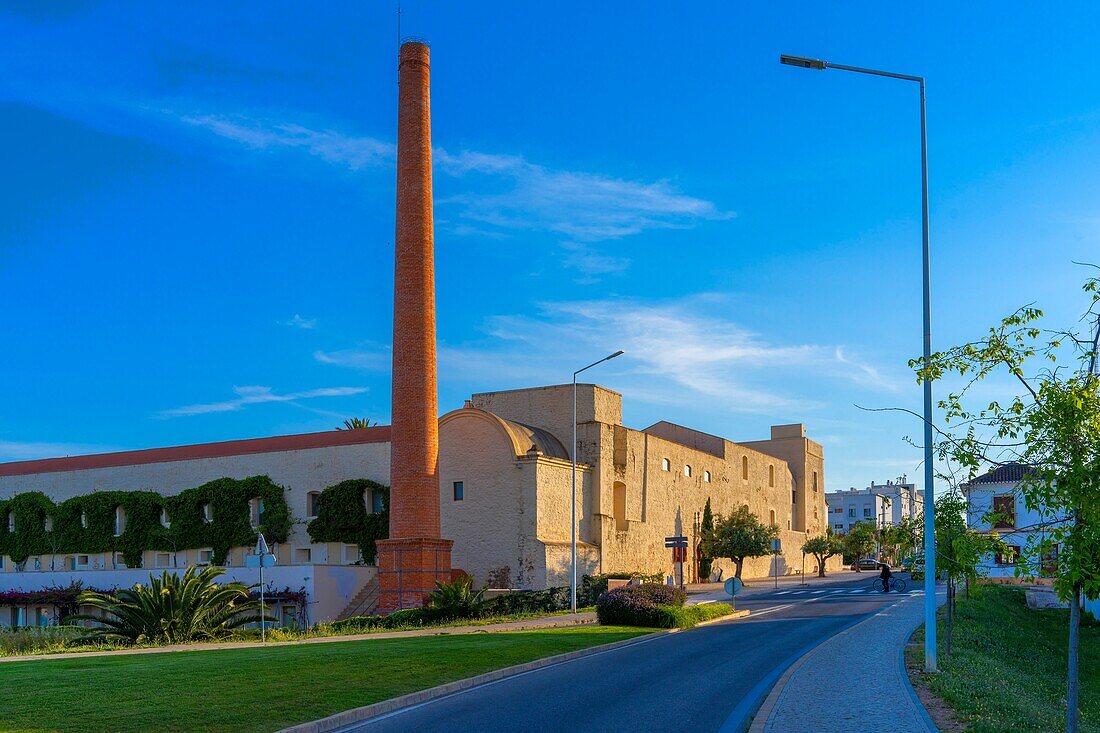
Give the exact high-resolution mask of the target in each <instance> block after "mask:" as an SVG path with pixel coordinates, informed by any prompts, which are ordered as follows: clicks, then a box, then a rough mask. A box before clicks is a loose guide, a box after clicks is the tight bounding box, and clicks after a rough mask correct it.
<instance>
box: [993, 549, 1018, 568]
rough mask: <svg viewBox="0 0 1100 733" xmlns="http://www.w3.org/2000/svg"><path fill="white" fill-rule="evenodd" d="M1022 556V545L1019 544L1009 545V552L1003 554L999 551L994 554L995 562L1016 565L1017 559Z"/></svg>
mask: <svg viewBox="0 0 1100 733" xmlns="http://www.w3.org/2000/svg"><path fill="white" fill-rule="evenodd" d="M1019 557H1020V547H1019V546H1018V545H1009V546H1008V554H1007V555H1002V554H1001V553H999V552H998V553H997V554H996V555H994V556H993V562H995V563H997V564H998V565H1015V564H1016V560H1017V559H1018V558H1019Z"/></svg>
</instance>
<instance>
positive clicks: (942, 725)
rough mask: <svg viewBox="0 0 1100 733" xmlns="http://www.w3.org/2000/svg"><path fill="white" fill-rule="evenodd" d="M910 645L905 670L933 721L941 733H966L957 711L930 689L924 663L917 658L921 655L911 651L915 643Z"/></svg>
mask: <svg viewBox="0 0 1100 733" xmlns="http://www.w3.org/2000/svg"><path fill="white" fill-rule="evenodd" d="M909 647H910V648H909V649H907V650H906V652H907V653H906V655H905V671H906V672H907V673H908V674H909V683H910V684H912V685H913V689H914V690H916V693H917V697H918V698H919V699H920V701H921V704H922V705H924V709H925V710H927V711H928V714H929V715H930V716H931V717H932V721H933V722H934V723H935V724H936V727H937V728H939V729H940V731H941V733H964V731H966V725H965V724H964V723H963V722H962V721H960V720H959V719H958V718H957V717H955V713H954V712H953V711H952V710H951V708H949V707H948V706H947V703H945V702H944V701H943V700H942V699H940V698H939V697H938V696H937V695H936V694H935V693H934V692H932V691H931V690H929V689H928V684H927V682H926V681H925V679H926V677H927V675H926V674H925V672H924V665H923V664H922V663H921V662H919V661H917V659H915V657H917V656H920V655H917V654H913V653H911V652H912V650H913V648H914V645H913V644H910V645H909Z"/></svg>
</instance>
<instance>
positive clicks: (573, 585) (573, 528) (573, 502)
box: [569, 349, 626, 613]
mask: <svg viewBox="0 0 1100 733" xmlns="http://www.w3.org/2000/svg"><path fill="white" fill-rule="evenodd" d="M624 353H626V352H624V351H622V350H621V349H620V350H619V351H616V352H615V353H614V354H609V355H607V356H605V357H604V358H602V359H600V360H599V361H594V362H592V363H591V364H589V365H588V366H586V367H584V368H583V369H578V370H577V371H575V372H573V450H572V452H570V454H569V457H570V458H571V459H572V462H573V493H572V495H571V496H570V499H569V529H570V537H571V539H570V541H569V550H570V551H569V608H570V609H571V610H572V611H573V613H576V612H577V375H578V374H580V373H581V372H583V371H586V370H588V369H591V368H592V367H594V366H596V365H597V364H603V363H604V362H605V361H611V360H612V359H614V358H615V357H616V356H622V355H623V354H624Z"/></svg>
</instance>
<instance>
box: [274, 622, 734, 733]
mask: <svg viewBox="0 0 1100 733" xmlns="http://www.w3.org/2000/svg"><path fill="white" fill-rule="evenodd" d="M748 615H749V612H748V611H745V610H742V611H734V612H733V613H731V614H727V615H726V616H719V617H718V618H713V619H710V620H708V621H703V622H701V623H698V624H696V625H695V626H693V627H692V628H699V627H700V626H706V625H709V624H714V623H718V622H720V621H730V620H733V619H738V618H743V617H745V616H748ZM681 631H691V629H662V630H661V631H654V632H652V633H649V634H643V635H642V636H636V637H634V638H633V639H623V640H621V641H613V642H611V643H610V644H600V645H599V646H591V647H588V648H586V649H578V650H576V651H573V652H566V653H565V654H557V655H555V656H552V657H543V658H542V659H535V660H532V661H530V662H524V663H523V664H515V665H512V666H511V667H504V668H502V669H496V670H493V671H491V672H486V673H484V674H479V675H477V676H475V677H467V678H466V679H462V680H455V681H454V682H448V683H446V684H443V685H438V686H436V687H429V688H428V689H426V690H419V691H417V692H410V693H409V694H407V695H402V696H400V697H394V698H390V699H389V700H382V701H381V702H376V703H373V704H371V705H364V706H363V707H358V708H352V709H351V710H345V711H343V712H341V713H336V714H334V715H329V716H328V717H325V718H320V719H318V720H311V721H309V722H308V723H299V724H297V725H292V726H289V727H287V728H283V729H281V730H279V731H277V732H276V733H332V731H337V730H339V729H341V728H345V727H347V726H349V725H354V724H356V723H364V722H366V721H367V720H369V719H371V718H376V717H378V716H380V715H386V714H387V713H392V712H395V711H397V710H400V709H402V708H407V707H412V706H414V705H421V704H423V703H426V702H431V701H432V700H438V699H439V698H441V697H447V696H448V695H453V694H455V693H456V692H464V691H466V690H469V689H473V688H474V687H479V686H481V685H486V684H489V683H492V682H498V681H500V680H503V679H505V678H508V677H515V676H516V675H520V674H524V673H526V672H533V671H535V670H537V669H542V668H544V667H552V666H554V665H556V664H563V663H565V662H572V661H574V660H577V659H581V658H583V657H588V656H592V655H594V654H602V653H604V652H609V651H612V650H614V649H619V648H621V647H626V646H632V645H634V644H641V643H644V642H647V641H653V640H654V639H657V638H660V637H662V636H668V635H669V634H676V633H679V632H681Z"/></svg>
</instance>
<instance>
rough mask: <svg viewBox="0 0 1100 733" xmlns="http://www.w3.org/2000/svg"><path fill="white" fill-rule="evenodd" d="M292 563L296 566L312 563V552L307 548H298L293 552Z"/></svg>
mask: <svg viewBox="0 0 1100 733" xmlns="http://www.w3.org/2000/svg"><path fill="white" fill-rule="evenodd" d="M294 562H295V563H297V564H298V565H309V564H310V563H311V562H313V550H312V549H310V548H309V547H299V548H298V549H297V550H295V551H294Z"/></svg>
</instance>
